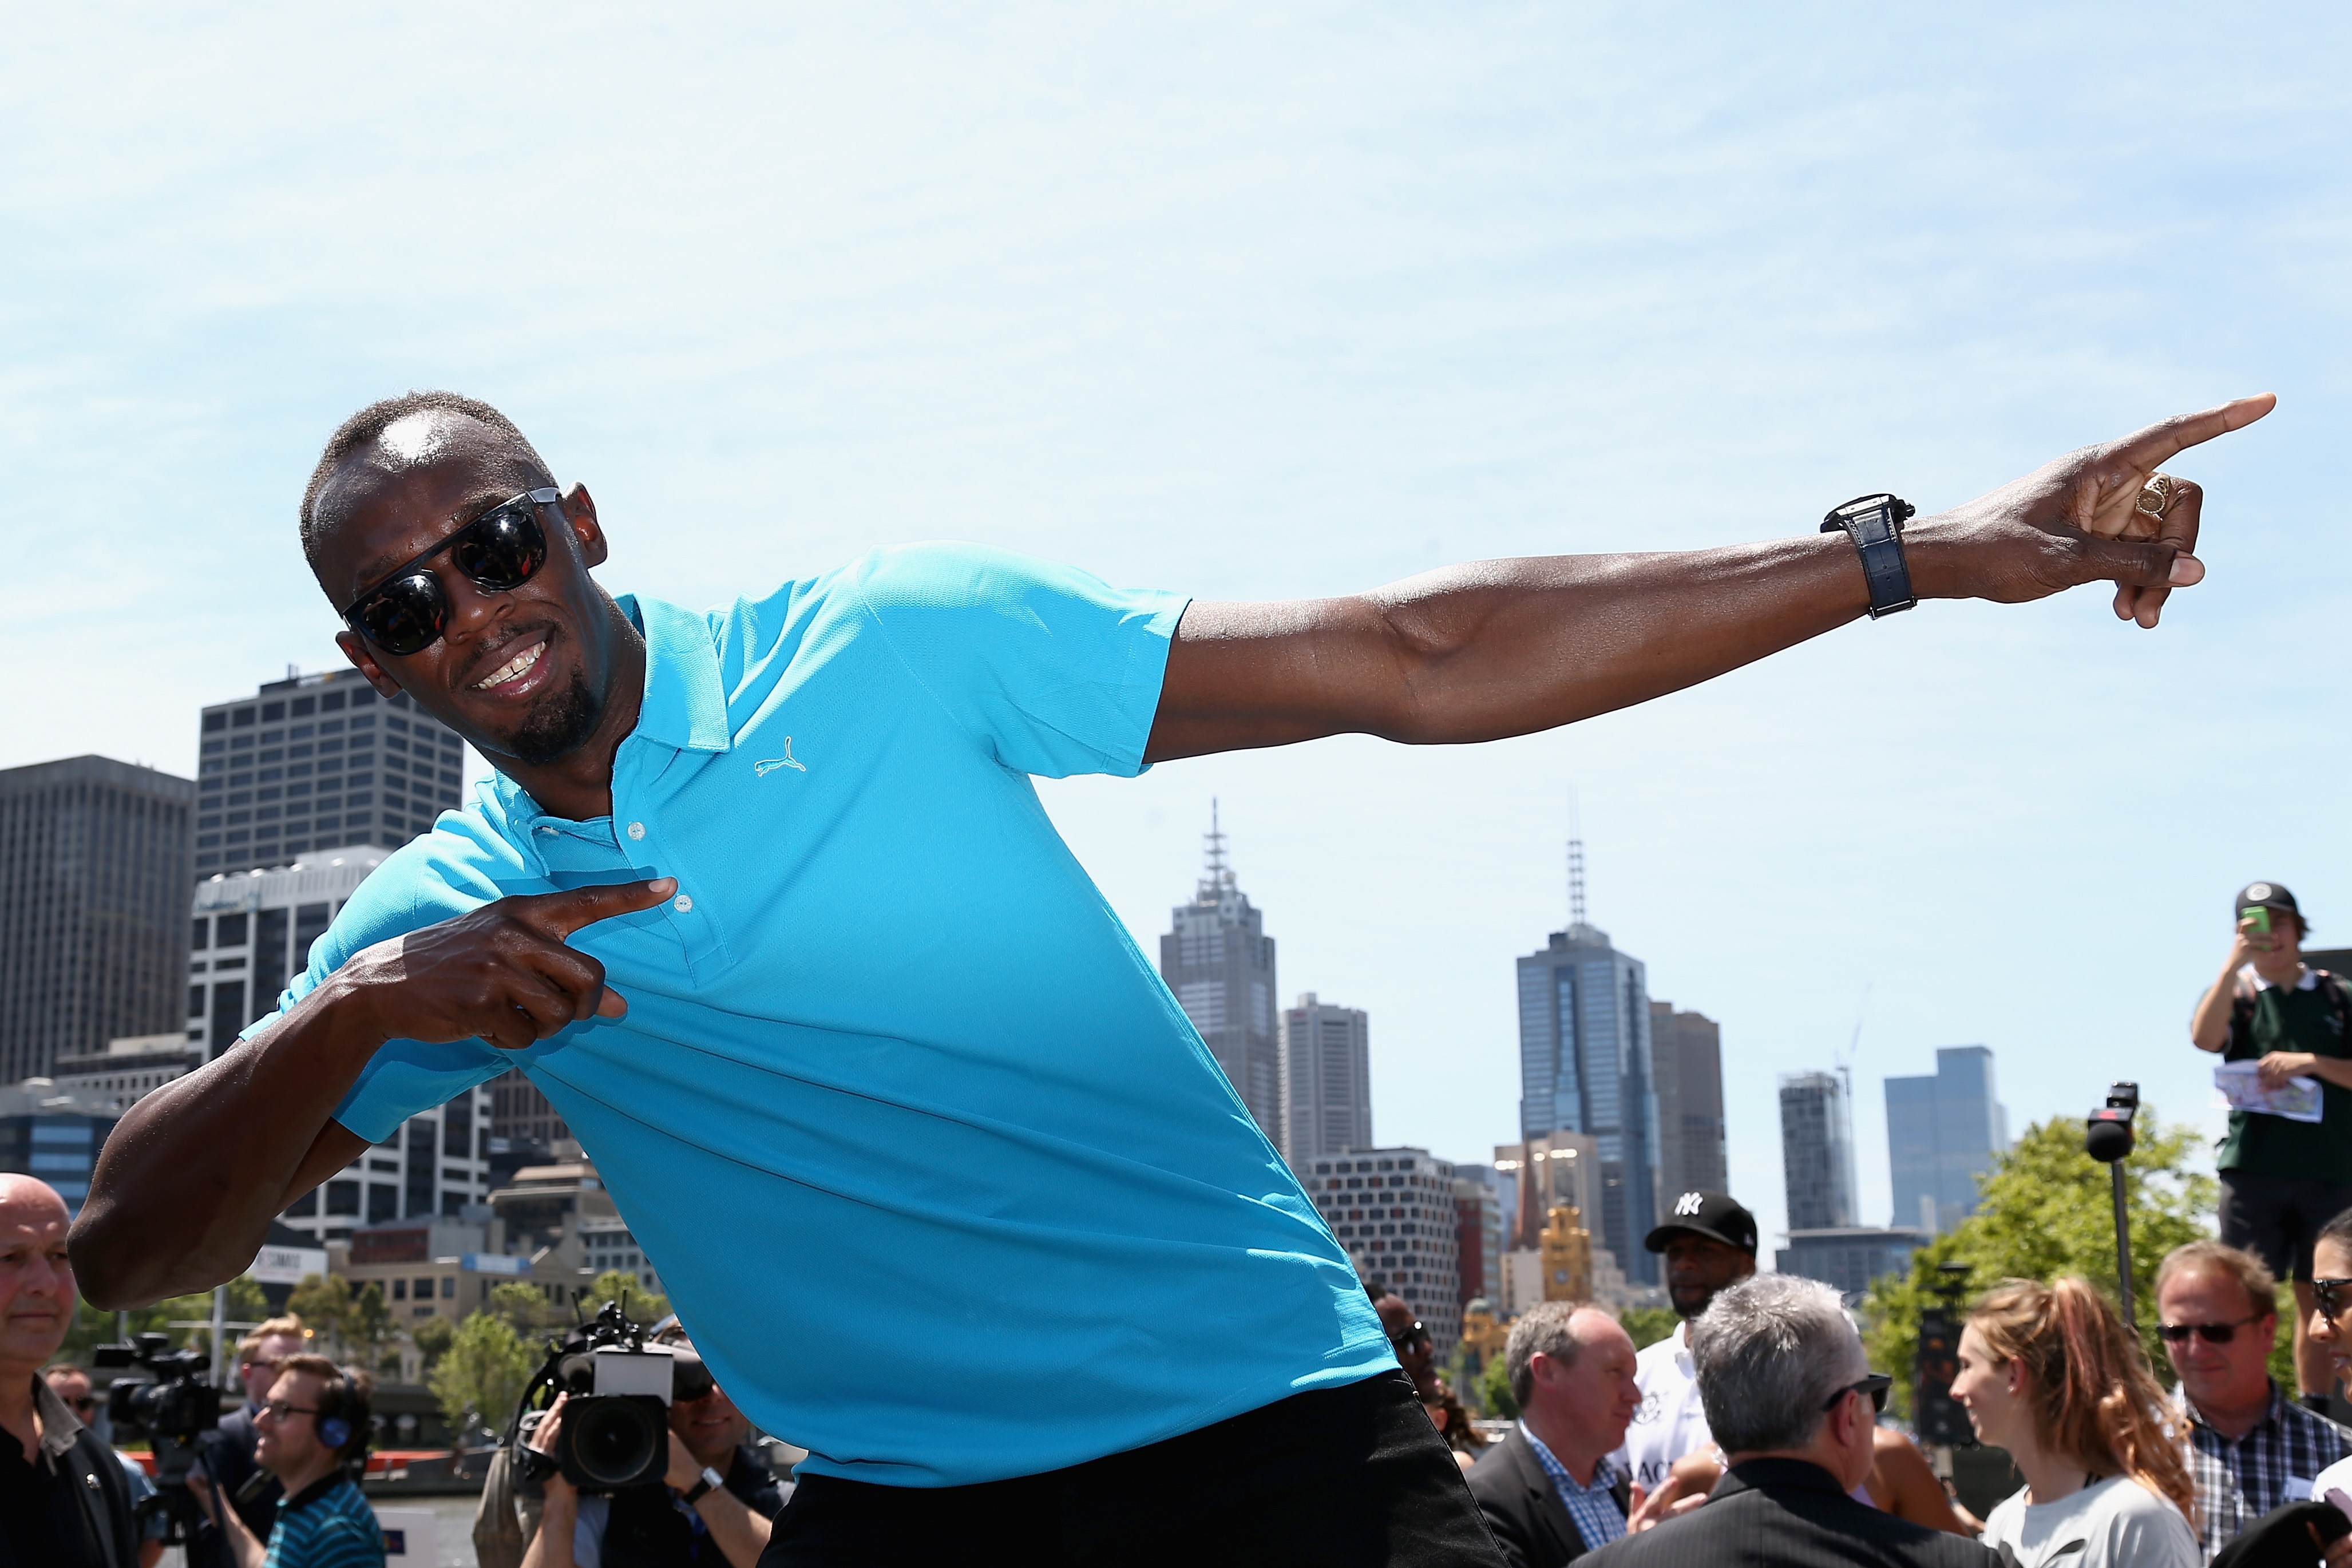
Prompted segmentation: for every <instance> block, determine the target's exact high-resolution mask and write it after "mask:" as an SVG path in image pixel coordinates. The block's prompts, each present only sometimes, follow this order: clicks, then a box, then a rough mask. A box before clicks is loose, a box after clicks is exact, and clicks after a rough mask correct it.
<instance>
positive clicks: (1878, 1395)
mask: <svg viewBox="0 0 2352 1568" xmlns="http://www.w3.org/2000/svg"><path fill="white" fill-rule="evenodd" d="M1894 1386H1895V1379H1894V1378H1892V1377H1890V1376H1888V1375H1887V1374H1886V1373H1883V1372H1874V1373H1870V1374H1869V1375H1867V1376H1866V1377H1864V1379H1863V1380H1862V1381H1861V1382H1860V1383H1849V1384H1846V1385H1845V1386H1844V1387H1843V1388H1841V1389H1839V1390H1838V1391H1837V1392H1836V1393H1835V1394H1831V1395H1830V1396H1829V1397H1828V1398H1827V1399H1824V1400H1822V1409H1823V1410H1835V1409H1836V1408H1837V1407H1838V1402H1839V1401H1840V1400H1842V1399H1843V1398H1844V1397H1845V1396H1846V1395H1847V1394H1868V1395H1870V1407H1871V1409H1872V1410H1874V1411H1875V1412H1876V1413H1877V1414H1879V1415H1885V1414H1886V1391H1887V1390H1888V1389H1890V1388H1892V1387H1894Z"/></svg>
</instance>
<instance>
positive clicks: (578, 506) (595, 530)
mask: <svg viewBox="0 0 2352 1568" xmlns="http://www.w3.org/2000/svg"><path fill="white" fill-rule="evenodd" d="M562 507H563V521H566V522H568V523H570V524H571V525H572V538H573V539H574V540H576V541H578V542H579V545H580V559H581V560H582V561H583V562H585V563H587V564H588V565H590V566H592V567H594V566H602V565H603V564H604V558H605V556H606V555H607V554H609V553H611V552H610V551H609V550H607V548H606V547H605V544H604V525H603V524H602V523H600V522H598V521H596V498H595V497H593V496H592V495H590V494H589V493H588V487H587V486H586V485H583V484H578V483H574V484H573V485H572V492H571V493H570V494H569V495H567V496H565V497H564V498H563V501H562Z"/></svg>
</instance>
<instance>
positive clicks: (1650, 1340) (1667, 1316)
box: [1617, 1307, 1683, 1350]
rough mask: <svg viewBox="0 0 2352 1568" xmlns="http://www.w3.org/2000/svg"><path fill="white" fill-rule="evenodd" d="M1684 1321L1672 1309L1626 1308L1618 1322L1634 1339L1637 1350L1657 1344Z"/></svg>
mask: <svg viewBox="0 0 2352 1568" xmlns="http://www.w3.org/2000/svg"><path fill="white" fill-rule="evenodd" d="M1617 1321H1618V1322H1620V1323H1621V1324H1622V1325H1623V1326H1624V1329H1625V1331H1626V1332H1627V1333H1628V1334H1631V1335H1632V1336H1633V1348H1634V1349H1635V1350H1641V1349H1643V1348H1644V1347H1646V1346H1649V1345H1654V1344H1656V1343H1657V1342H1659V1341H1660V1340H1663V1339H1664V1338H1665V1337H1666V1336H1667V1335H1669V1334H1671V1333H1673V1332H1674V1331H1675V1325H1676V1324H1678V1323H1680V1322H1681V1321H1683V1320H1682V1317H1681V1315H1680V1314H1679V1313H1677V1312H1676V1311H1675V1310H1674V1309H1673V1308H1672V1307H1625V1308H1622V1309H1620V1310H1619V1311H1618V1313H1617Z"/></svg>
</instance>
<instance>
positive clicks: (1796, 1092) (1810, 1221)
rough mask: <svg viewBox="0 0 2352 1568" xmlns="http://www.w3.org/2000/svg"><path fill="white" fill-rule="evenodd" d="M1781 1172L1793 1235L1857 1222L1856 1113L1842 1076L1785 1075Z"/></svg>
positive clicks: (1782, 1088) (1781, 1117) (1808, 1073)
mask: <svg viewBox="0 0 2352 1568" xmlns="http://www.w3.org/2000/svg"><path fill="white" fill-rule="evenodd" d="M1780 1173H1781V1179H1782V1181H1783V1182H1784V1183H1785V1184H1786V1185H1787V1195H1788V1203H1789V1229H1790V1232H1791V1233H1794V1232H1797V1231H1807V1230H1837V1229H1842V1228H1843V1227H1845V1226H1852V1225H1853V1224H1855V1223H1856V1214H1855V1210H1856V1207H1857V1205H1856V1203H1855V1199H1854V1180H1853V1107H1852V1106H1851V1105H1850V1104H1849V1103H1848V1100H1847V1098H1846V1086H1845V1080H1844V1079H1843V1078H1841V1077H1840V1076H1839V1075H1837V1074H1836V1073H1828V1072H1800V1073H1783V1074H1781V1075H1780Z"/></svg>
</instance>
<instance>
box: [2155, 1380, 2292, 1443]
mask: <svg viewBox="0 0 2352 1568" xmlns="http://www.w3.org/2000/svg"><path fill="white" fill-rule="evenodd" d="M2268 1382H2269V1384H2270V1391H2271V1398H2270V1403H2269V1404H2268V1405H2265V1406H2263V1418H2262V1419H2261V1420H2260V1421H2257V1422H2255V1423H2254V1424H2253V1426H2252V1427H2250V1428H2248V1429H2247V1432H2246V1437H2251V1436H2253V1435H2254V1434H2255V1433H2256V1432H2259V1431H2261V1430H2262V1429H2263V1427H2265V1426H2277V1425H2278V1424H2279V1417H2280V1416H2281V1415H2283V1414H2284V1411H2285V1408H2286V1395H2285V1394H2282V1393H2280V1392H2279V1385H2278V1380H2277V1379H2276V1378H2271V1379H2269V1380H2268ZM2172 1403H2173V1405H2175V1406H2176V1407H2178V1408H2179V1410H2180V1411H2181V1413H2182V1414H2184V1415H2187V1416H2188V1417H2189V1420H2190V1421H2191V1422H2192V1423H2194V1424H2195V1425H2196V1426H2199V1427H2201V1428H2202V1429H2203V1430H2205V1431H2208V1432H2210V1433H2212V1434H2213V1436H2215V1437H2216V1438H2217V1439H2219V1440H2220V1441H2221V1442H2224V1443H2231V1442H2236V1443H2242V1442H2244V1441H2245V1440H2246V1437H2234V1438H2233V1437H2223V1436H2221V1432H2220V1430H2219V1429H2217V1428H2216V1427H2215V1426H2213V1424H2212V1423H2210V1422H2209V1421H2207V1420H2206V1419H2205V1413H2204V1412H2203V1411H2202V1410H2200V1409H2198V1408H2197V1402H2196V1401H2195V1400H2193V1399H2191V1398H2189V1390H2188V1389H2187V1388H2186V1387H2185V1386H2183V1385H2182V1384H2177V1383H2176V1384H2173V1385H2172Z"/></svg>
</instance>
